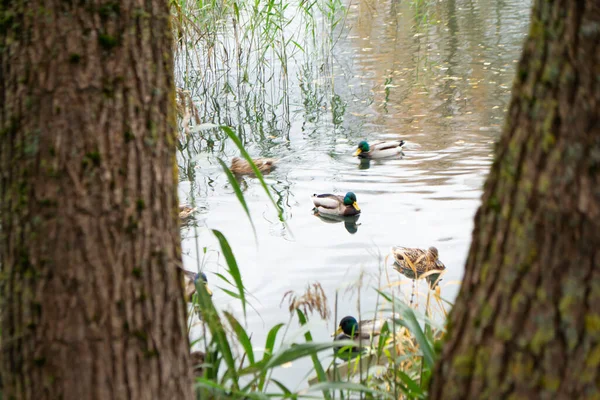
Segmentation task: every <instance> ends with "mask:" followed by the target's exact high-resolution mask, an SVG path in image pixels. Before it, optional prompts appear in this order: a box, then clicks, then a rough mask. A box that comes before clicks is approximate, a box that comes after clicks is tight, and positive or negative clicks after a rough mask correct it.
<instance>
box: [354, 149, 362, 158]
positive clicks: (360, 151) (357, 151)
mask: <svg viewBox="0 0 600 400" xmlns="http://www.w3.org/2000/svg"><path fill="white" fill-rule="evenodd" d="M360 153H362V150H361V149H356V151H355V152H354V157H356V156H357V155H359V154H360Z"/></svg>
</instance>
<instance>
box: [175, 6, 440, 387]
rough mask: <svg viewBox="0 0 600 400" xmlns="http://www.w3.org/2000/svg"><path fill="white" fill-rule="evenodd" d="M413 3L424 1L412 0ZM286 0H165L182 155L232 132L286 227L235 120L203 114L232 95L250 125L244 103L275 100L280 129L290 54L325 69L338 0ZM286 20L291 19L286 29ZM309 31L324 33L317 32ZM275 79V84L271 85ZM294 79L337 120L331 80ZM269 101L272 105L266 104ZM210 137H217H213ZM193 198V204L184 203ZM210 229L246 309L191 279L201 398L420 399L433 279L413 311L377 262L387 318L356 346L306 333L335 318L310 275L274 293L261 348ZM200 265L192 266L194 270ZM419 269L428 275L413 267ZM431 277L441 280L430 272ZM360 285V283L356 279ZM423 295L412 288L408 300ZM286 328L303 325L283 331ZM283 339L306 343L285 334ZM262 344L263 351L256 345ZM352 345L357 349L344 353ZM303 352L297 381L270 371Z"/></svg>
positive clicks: (430, 358)
mask: <svg viewBox="0 0 600 400" xmlns="http://www.w3.org/2000/svg"><path fill="white" fill-rule="evenodd" d="M417 3H422V2H420V1H415V4H417ZM288 6H290V4H287V3H283V2H281V1H280V2H275V1H271V2H267V3H250V2H231V3H229V2H216V1H212V2H210V1H209V2H187V1H181V0H180V1H173V2H171V9H172V14H173V25H174V31H175V38H176V53H177V54H179V55H180V58H179V60H180V62H178V63H176V74H178V79H177V81H178V82H179V83H180V87H179V88H178V90H177V100H178V101H177V108H178V113H179V121H180V131H181V138H180V142H179V148H180V150H181V151H182V152H184V153H185V151H186V149H187V148H188V147H190V146H191V147H194V148H197V146H196V145H195V143H194V136H195V135H196V134H198V133H201V134H202V137H204V138H206V137H207V136H209V135H212V136H213V137H215V140H218V141H220V142H223V141H224V140H227V139H229V140H230V141H231V142H232V143H233V144H234V145H235V147H237V149H238V150H239V152H240V154H241V158H240V159H239V160H240V161H242V160H243V161H244V162H245V163H246V164H247V165H248V166H249V167H250V168H247V169H248V171H247V173H249V174H253V176H255V177H256V178H257V180H258V181H259V183H260V184H261V185H262V187H263V188H264V190H265V192H266V193H267V195H268V196H269V198H270V199H271V202H272V204H273V206H274V208H275V210H277V213H278V215H279V219H280V220H281V221H282V222H283V223H284V224H285V219H284V216H283V211H282V210H281V208H280V207H279V205H278V204H277V203H276V202H275V201H274V199H273V197H272V196H271V193H270V191H269V188H268V186H267V184H266V183H265V180H264V178H263V176H262V173H261V171H263V170H264V169H261V168H260V167H257V166H256V165H255V164H254V163H253V162H252V159H251V157H250V155H249V154H248V152H247V151H246V149H245V143H246V139H247V138H246V137H245V130H244V129H242V127H241V126H240V127H238V128H239V129H236V130H235V131H234V130H233V129H232V128H229V127H226V126H221V127H219V126H217V125H214V124H212V123H207V122H206V121H207V120H208V118H209V117H210V116H218V113H217V114H215V112H217V109H218V108H219V107H220V106H219V105H218V103H219V102H221V103H224V104H222V105H221V106H222V107H225V108H226V107H227V106H228V104H227V101H230V100H232V99H233V98H235V103H236V104H238V105H243V107H242V108H243V109H242V110H241V113H239V115H238V118H234V119H233V120H234V121H235V120H237V121H238V122H239V123H240V124H241V125H249V127H250V130H251V131H253V130H254V131H256V130H255V129H252V128H254V127H255V125H254V123H255V122H256V120H253V118H254V115H253V108H251V107H250V106H249V104H253V105H256V104H260V105H261V106H260V107H261V108H260V110H262V111H265V110H270V111H271V112H272V114H271V115H270V116H269V117H270V118H272V119H277V117H278V115H277V111H276V110H281V109H283V111H282V115H283V116H284V118H283V119H282V121H283V124H287V125H288V126H289V119H288V115H289V97H288V95H287V88H288V86H289V85H290V84H291V83H290V77H289V76H288V75H287V71H288V66H287V63H288V62H289V61H290V60H292V58H293V57H296V58H298V56H299V55H300V56H301V57H300V58H304V59H305V60H306V59H309V58H310V57H313V58H315V57H316V59H317V61H318V62H315V63H312V64H311V62H310V61H306V62H305V64H304V67H303V68H304V75H305V78H307V77H309V76H311V74H312V73H315V74H318V72H316V71H315V70H314V68H317V67H318V68H323V66H325V67H326V68H328V69H329V70H331V68H332V64H331V63H332V54H333V52H332V51H333V47H334V46H335V43H336V41H337V39H338V38H339V36H340V35H341V32H342V29H340V26H338V24H340V23H341V22H343V21H344V20H345V18H346V15H347V9H346V8H345V7H344V6H343V5H342V3H341V2H340V1H337V0H328V1H316V2H313V3H308V2H301V3H300V4H299V5H298V6H297V7H296V8H294V10H292V11H290V9H291V8H292V7H290V8H288ZM290 26H294V27H295V28H294V29H290ZM318 32H326V34H325V35H319V34H318ZM288 34H289V36H286V35H288ZM188 47H189V49H188ZM311 49H312V50H311ZM194 53H195V54H207V55H208V60H200V59H197V56H195V55H194ZM192 66H193V68H192ZM200 66H201V70H202V74H198V73H197V72H195V68H198V67H200ZM311 70H312V72H311ZM273 81H276V82H277V84H275V85H274V84H272V82H273ZM299 84H300V86H301V88H302V90H303V93H304V94H305V98H306V101H308V103H306V104H307V105H308V104H310V99H311V98H312V99H315V98H316V97H319V96H322V94H319V93H318V92H319V91H325V92H328V94H327V96H326V97H328V98H330V99H331V101H330V105H329V106H328V107H330V108H331V110H332V111H333V120H334V123H335V120H336V118H338V119H339V115H338V117H336V113H335V112H336V110H337V111H340V110H341V112H342V114H343V108H344V106H343V104H341V103H340V99H339V97H338V96H337V95H336V94H335V89H334V85H333V81H331V82H330V83H329V84H327V85H325V86H324V87H322V88H319V89H317V88H316V87H312V88H310V82H307V81H306V80H305V79H302V78H301V77H300V82H299ZM273 89H275V95H273V94H271V96H267V95H266V93H267V92H269V91H271V92H272V91H273ZM203 97H206V98H208V97H210V98H213V99H219V100H216V101H215V102H213V104H210V103H209V102H205V101H202V98H203ZM274 103H276V104H277V105H278V107H273V106H272V105H273V104H274ZM270 105H271V106H270ZM238 112H240V110H238ZM242 114H243V116H241V115H242ZM264 117H267V116H266V115H265V116H264ZM219 128H220V129H219ZM259 131H260V129H259ZM284 131H285V129H284ZM207 140H208V143H211V142H212V143H215V142H214V141H213V139H210V138H209V139H207ZM221 146H222V145H221ZM184 158H185V157H184ZM218 161H219V164H220V166H221V168H222V169H223V171H224V173H225V174H226V175H227V178H228V181H229V183H230V184H231V186H232V187H233V189H234V192H235V195H236V197H237V199H238V201H239V203H240V204H241V205H242V207H243V208H244V210H245V213H246V215H247V216H248V219H249V220H250V223H251V224H252V227H253V230H254V233H255V240H257V241H258V239H257V238H256V230H255V228H254V224H253V222H252V219H251V216H250V211H249V209H248V206H247V204H246V201H245V199H244V195H243V190H242V188H241V187H240V185H239V182H238V180H237V179H236V177H235V171H233V172H232V171H231V170H230V169H229V167H228V166H227V164H226V162H225V161H223V160H221V159H219V160H218ZM182 167H183V168H182ZM181 170H183V171H184V173H185V170H186V166H185V165H180V171H181ZM191 207H195V205H194V204H191ZM187 222H188V221H187V220H186V223H187ZM213 233H214V235H215V236H216V237H217V239H218V242H219V244H220V247H221V253H222V256H223V258H224V259H225V261H226V264H227V268H226V269H227V276H224V275H221V274H219V278H220V280H221V281H223V282H224V283H227V284H230V285H231V286H232V287H233V288H235V290H231V291H227V294H228V295H229V296H231V297H232V298H234V299H237V300H238V301H239V302H240V307H241V309H242V314H243V318H241V319H240V318H239V317H237V316H234V315H233V314H232V313H230V312H228V311H225V310H221V309H219V308H218V307H217V306H216V305H215V304H213V302H212V300H211V297H210V295H208V293H207V292H206V290H205V286H204V285H203V284H201V285H198V287H197V291H196V294H194V296H193V298H192V303H191V306H190V307H189V323H188V329H189V330H191V329H196V330H200V331H201V332H202V334H201V337H200V339H198V340H196V341H194V342H192V343H191V345H192V348H193V349H194V351H193V352H192V355H193V357H192V358H193V360H194V362H195V365H194V371H195V374H196V384H195V387H196V391H197V396H198V398H232V397H233V398H267V397H277V398H311V397H312V398H315V397H316V398H321V397H323V398H325V399H334V398H342V399H344V398H354V396H355V395H357V394H360V397H361V398H394V399H398V398H407V399H413V398H414V399H422V398H425V396H426V387H427V384H428V382H429V378H430V376H431V371H432V368H433V363H434V360H435V357H436V352H437V351H438V349H439V347H440V343H441V339H442V338H443V335H444V328H443V323H444V321H445V317H446V315H447V308H448V307H449V305H448V304H447V303H445V302H444V301H443V300H442V298H441V293H440V287H439V285H437V286H436V285H433V286H434V287H435V289H431V287H432V286H428V287H429V288H430V290H428V291H427V293H426V294H425V295H424V301H425V306H424V312H423V313H422V312H420V311H418V310H417V305H418V304H419V299H418V298H417V301H416V302H413V300H414V298H413V297H412V296H411V299H410V301H407V300H405V299H403V298H400V297H397V295H396V294H395V291H394V285H397V283H394V282H391V281H390V279H389V275H388V272H387V269H386V278H387V284H385V285H382V287H380V288H372V289H371V293H372V295H373V296H374V297H377V299H378V300H377V309H376V310H374V315H376V316H378V317H382V318H384V319H385V323H384V324H383V326H382V328H381V330H380V332H378V333H379V334H378V336H377V337H376V338H375V339H374V340H373V341H368V340H367V341H366V342H369V343H363V341H362V340H361V341H360V342H359V343H358V346H359V347H355V346H357V344H356V343H355V342H354V341H352V340H345V341H336V342H334V341H333V340H331V341H327V342H316V341H314V339H313V334H311V331H310V327H311V325H312V322H313V320H317V319H321V320H324V321H328V320H330V319H331V318H332V311H331V310H329V308H328V305H327V304H328V299H327V295H326V293H325V292H324V290H323V288H322V287H321V285H320V284H319V283H318V282H317V283H312V284H308V286H307V289H306V292H305V293H302V294H297V293H293V292H287V293H285V294H283V298H282V304H283V303H287V306H288V310H289V313H290V316H289V320H288V321H287V322H286V323H285V324H284V323H278V324H276V325H274V326H272V327H266V328H265V329H266V330H267V331H268V335H267V339H266V342H265V343H264V346H263V344H262V343H255V342H254V341H253V340H252V332H251V331H248V330H247V328H246V327H247V323H246V317H247V312H248V310H247V309H248V306H249V305H250V306H251V301H250V299H249V296H250V294H249V293H248V292H247V290H246V288H245V287H244V279H243V277H242V276H241V273H240V269H239V268H238V265H237V262H236V260H235V257H234V255H233V251H232V249H231V247H230V246H229V243H228V242H227V239H226V238H225V236H224V235H223V234H222V233H221V232H218V231H213ZM196 241H198V238H196ZM196 247H197V248H198V249H201V248H202V247H203V246H202V244H201V243H196ZM386 261H387V259H386ZM202 268H203V266H202V265H200V263H199V265H197V269H198V272H200V271H201V270H202ZM442 275H443V272H442ZM413 276H414V275H413ZM425 277H429V274H425V275H422V276H419V278H425ZM360 279H361V280H362V276H361V278H360ZM435 279H437V280H439V276H436V277H435ZM428 280H429V279H428ZM357 285H358V286H362V285H363V282H358V283H357ZM358 292H359V293H360V291H358ZM412 295H413V296H414V287H413V293H412ZM422 295H423V294H422V293H421V294H419V293H417V297H420V296H422ZM335 297H336V307H335V309H334V310H333V319H334V320H335V321H336V322H335V324H337V321H338V318H339V315H338V310H337V300H338V293H337V292H336V293H335ZM358 304H360V294H359V299H358ZM359 308H360V307H359ZM359 318H360V315H359ZM440 319H441V321H440ZM294 331H298V332H300V334H298V332H295V333H296V334H294V335H290V333H291V332H294ZM298 335H300V336H298ZM290 336H292V337H300V338H303V339H304V340H303V341H295V342H294V343H290V342H289V341H288V338H289V337H290ZM261 346H262V348H263V349H264V351H259V350H257V349H258V348H260V347H261ZM334 348H335V351H334ZM353 348H354V349H356V348H360V349H361V351H359V352H352V351H344V350H350V349H353ZM261 353H262V354H261ZM328 354H333V358H332V359H331V360H326V358H327V357H324V355H328ZM302 359H309V360H310V362H311V364H312V368H311V369H310V371H309V372H308V374H307V376H306V378H305V380H304V381H305V384H303V385H301V387H300V388H299V389H296V390H294V389H292V388H288V387H286V386H285V385H284V384H283V383H282V382H280V381H279V380H277V379H275V378H274V377H273V371H274V370H276V369H277V368H280V367H282V366H284V365H290V364H291V363H294V362H297V361H299V360H302Z"/></svg>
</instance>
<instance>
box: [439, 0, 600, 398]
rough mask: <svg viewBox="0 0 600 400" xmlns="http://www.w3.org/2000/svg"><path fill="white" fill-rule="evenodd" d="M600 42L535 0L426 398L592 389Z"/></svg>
mask: <svg viewBox="0 0 600 400" xmlns="http://www.w3.org/2000/svg"><path fill="white" fill-rule="evenodd" d="M599 45H600V2H599V1H597V0H587V1H583V0H579V1H574V0H560V1H559V0H552V1H546V0H537V1H536V4H535V6H534V11H533V15H532V22H531V30H530V34H529V38H528V39H527V41H526V43H525V48H524V53H523V56H522V59H521V62H520V64H519V67H518V71H517V78H516V81H515V85H514V88H513V99H512V103H511V106H510V110H509V115H508V122H507V124H506V127H505V129H504V133H503V135H502V137H501V139H500V142H499V144H498V146H497V150H496V161H495V162H494V165H493V167H492V170H491V173H490V175H489V177H488V180H487V183H486V185H485V191H484V195H483V201H482V203H483V204H482V206H481V208H480V209H479V211H478V213H477V216H476V218H475V229H474V232H473V242H472V245H471V249H470V252H469V257H468V260H467V266H466V272H465V277H464V281H463V285H462V288H461V291H460V294H459V296H458V299H457V301H456V305H455V307H454V310H453V311H452V313H451V316H450V321H449V338H448V341H447V343H446V344H445V347H444V349H443V354H442V358H441V362H439V363H438V365H437V367H436V369H435V371H434V373H433V378H432V379H433V380H432V384H431V387H430V389H431V392H430V393H431V398H432V399H488V398H489V399H502V398H511V399H584V398H594V399H598V398H600V390H599V386H600V119H599V117H600V116H599V113H600V47H599Z"/></svg>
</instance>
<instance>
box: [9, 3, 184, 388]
mask: <svg viewBox="0 0 600 400" xmlns="http://www.w3.org/2000/svg"><path fill="white" fill-rule="evenodd" d="M171 42H172V39H171V27H170V22H169V9H168V4H167V1H165V0H148V1H144V2H139V1H132V0H125V1H112V2H111V1H96V2H71V1H53V2H47V1H39V0H38V1H29V2H21V1H2V2H1V3H0V196H1V198H0V227H1V231H0V246H1V247H0V257H1V258H0V262H1V266H2V270H1V274H0V299H1V302H2V303H1V305H2V308H1V309H2V314H1V329H2V331H1V335H2V339H1V340H2V341H1V356H0V359H1V361H0V364H1V371H2V381H3V385H4V388H3V398H5V399H33V398H35V399H125V398H126V399H167V398H177V399H189V398H191V397H192V380H191V379H192V377H191V369H190V360H189V347H188V339H187V333H186V323H185V303H184V297H183V291H182V285H181V279H182V277H181V275H180V272H179V269H178V268H176V266H177V265H179V263H180V262H181V261H180V259H181V254H180V253H181V251H180V244H179V241H180V239H179V231H178V221H177V218H178V216H177V214H178V212H177V193H176V185H177V172H176V160H175V140H176V121H175V118H176V116H175V114H174V113H175V108H174V101H175V100H174V99H175V97H174V82H173V65H172V64H173V58H172V50H171V45H172V43H171Z"/></svg>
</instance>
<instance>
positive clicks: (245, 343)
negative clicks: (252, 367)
mask: <svg viewBox="0 0 600 400" xmlns="http://www.w3.org/2000/svg"><path fill="white" fill-rule="evenodd" d="M223 314H225V317H226V318H227V320H228V321H229V325H231V327H232V328H233V331H234V332H235V334H236V335H237V337H238V340H239V342H240V344H241V345H242V347H243V348H244V351H245V352H246V356H247V357H248V361H249V362H250V364H254V351H253V350H252V343H251V342H250V337H249V336H248V333H246V331H245V330H244V327H243V326H242V325H241V324H240V323H239V321H238V320H237V319H235V317H234V316H233V315H232V314H230V313H228V312H227V311H223Z"/></svg>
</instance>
